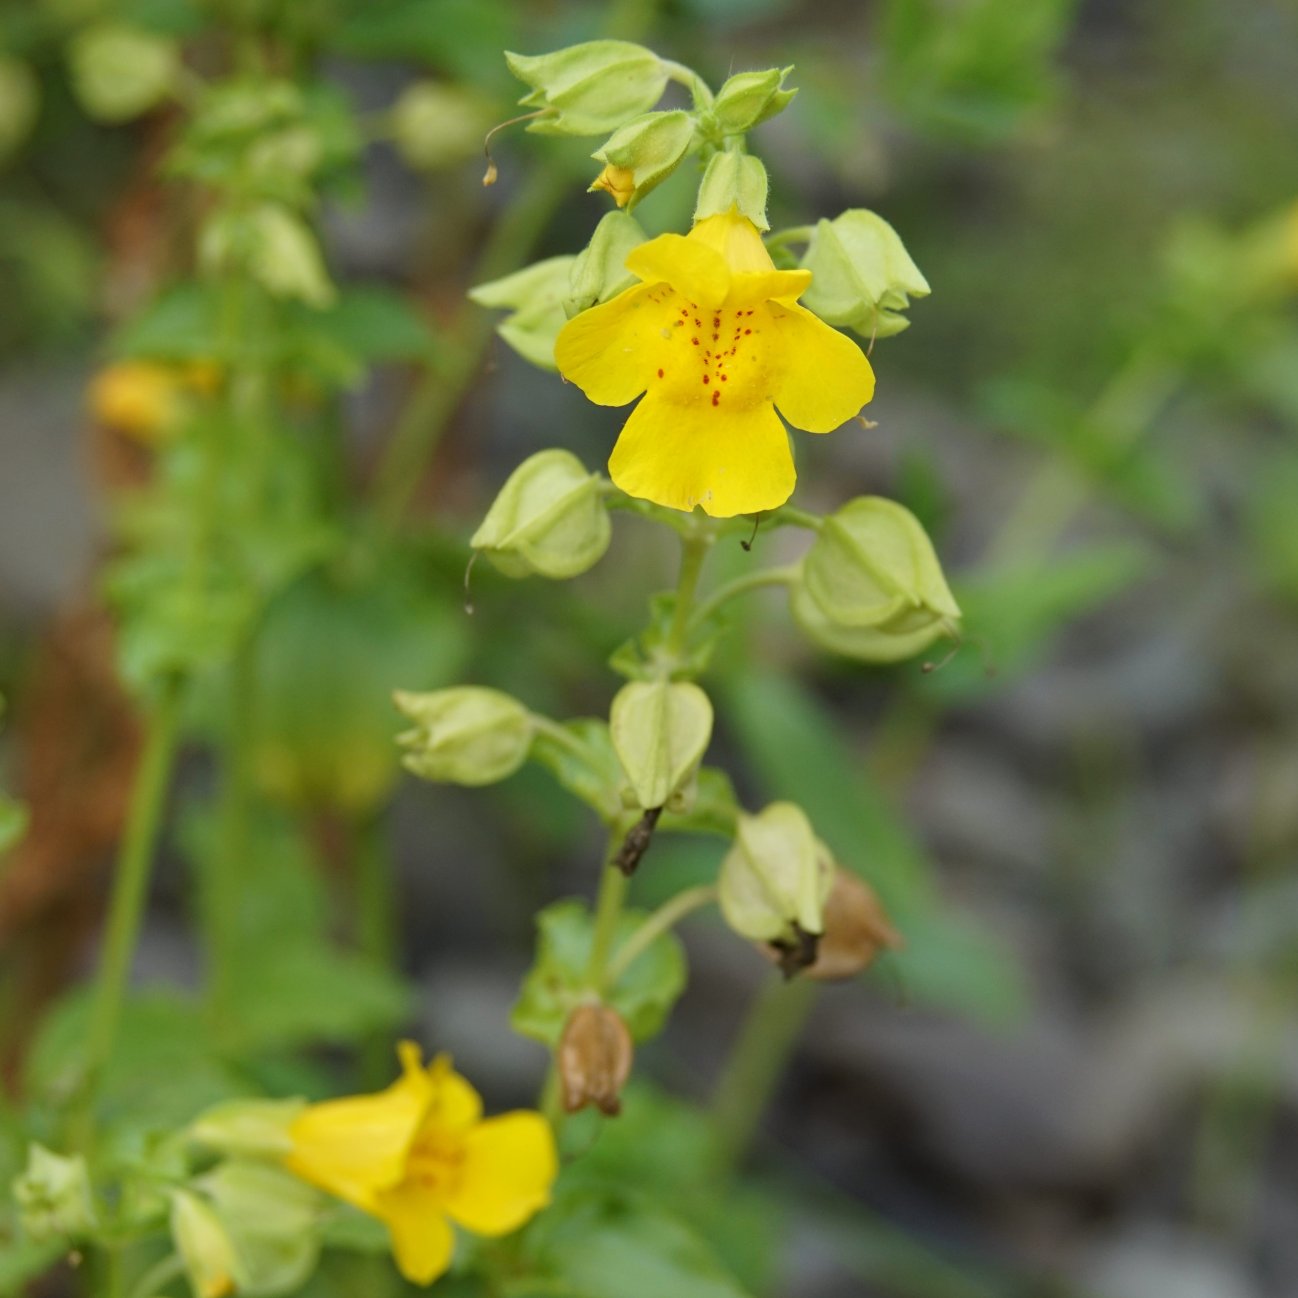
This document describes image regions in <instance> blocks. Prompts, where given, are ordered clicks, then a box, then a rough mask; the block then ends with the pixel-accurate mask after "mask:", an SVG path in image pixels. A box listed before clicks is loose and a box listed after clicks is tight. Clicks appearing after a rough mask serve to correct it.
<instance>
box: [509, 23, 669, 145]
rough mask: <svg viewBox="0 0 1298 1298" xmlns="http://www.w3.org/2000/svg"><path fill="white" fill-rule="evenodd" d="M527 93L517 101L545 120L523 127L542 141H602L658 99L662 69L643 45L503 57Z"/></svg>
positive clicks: (597, 45) (605, 44)
mask: <svg viewBox="0 0 1298 1298" xmlns="http://www.w3.org/2000/svg"><path fill="white" fill-rule="evenodd" d="M505 62H506V63H507V64H508V65H509V70H510V71H511V72H512V73H513V74H514V75H515V76H516V77H517V78H518V79H519V80H520V81H522V82H524V83H526V84H527V85H529V86H531V87H532V89H531V92H530V93H529V94H527V95H525V96H524V97H523V98H522V99H520V100H519V103H520V104H522V105H523V106H524V107H526V108H538V109H545V110H547V111H546V114H545V116H543V117H539V118H537V119H536V121H534V122H532V123H530V124H529V126H528V128H527V129H528V130H529V131H535V132H537V133H538V134H542V135H604V134H606V133H607V132H608V131H613V130H616V129H617V128H618V127H619V126H621V125H622V123H623V122H625V121H626V120H627V119H628V118H631V117H635V116H637V115H638V114H640V113H644V112H647V111H648V110H649V109H651V108H652V107H653V106H654V105H655V104H656V103H657V102H658V101H659V99H661V98H662V93H663V91H664V90H665V89H666V87H667V69H666V67H664V65H663V63H662V60H661V59H659V58H658V56H657V55H656V54H655V53H654V52H653V51H652V50H647V49H645V47H644V46H643V45H634V44H632V43H631V42H630V41H587V42H586V43H585V44H582V45H570V46H568V47H567V48H566V49H562V50H555V51H554V52H553V53H552V54H538V55H535V56H528V55H525V54H510V53H508V52H507V53H506V54H505Z"/></svg>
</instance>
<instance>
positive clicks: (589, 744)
mask: <svg viewBox="0 0 1298 1298" xmlns="http://www.w3.org/2000/svg"><path fill="white" fill-rule="evenodd" d="M561 729H562V730H563V731H564V733H565V734H567V735H568V736H570V738H571V742H570V743H564V742H562V741H560V740H558V739H556V738H555V736H554V735H551V734H548V733H547V732H546V731H544V730H541V731H538V732H537V735H536V738H535V739H534V740H533V741H532V754H531V756H532V760H533V761H534V762H536V763H537V764H538V765H540V766H544V767H545V769H546V770H547V771H549V772H550V774H551V775H553V776H554V778H555V779H556V780H558V781H559V783H560V784H561V785H563V787H564V788H565V789H567V790H568V792H569V793H571V794H572V795H573V796H574V797H576V798H580V799H581V801H582V802H584V803H586V805H587V806H589V807H591V808H592V809H593V810H594V811H595V813H596V814H597V815H598V816H599V817H600V819H601V820H603V821H605V822H606V823H610V822H612V821H614V820H616V819H617V818H618V816H619V815H621V814H622V811H623V807H622V798H621V793H620V790H621V788H622V766H621V763H620V762H619V761H618V760H617V754H616V753H615V752H614V751H613V740H612V737H611V736H610V735H609V730H608V725H607V724H606V723H605V722H603V721H599V720H596V719H594V718H586V717H579V718H578V719H577V720H575V721H565V722H563V723H562V724H561Z"/></svg>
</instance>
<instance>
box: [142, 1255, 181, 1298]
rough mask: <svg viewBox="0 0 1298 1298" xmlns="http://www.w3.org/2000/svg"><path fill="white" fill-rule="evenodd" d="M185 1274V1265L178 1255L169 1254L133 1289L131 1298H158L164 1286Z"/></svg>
mask: <svg viewBox="0 0 1298 1298" xmlns="http://www.w3.org/2000/svg"><path fill="white" fill-rule="evenodd" d="M184 1274H185V1263H184V1261H183V1260H182V1259H181V1257H180V1255H179V1254H178V1253H169V1254H168V1255H167V1256H166V1257H164V1258H163V1259H162V1261H161V1262H158V1263H156V1264H155V1265H153V1266H151V1267H150V1268H149V1269H148V1270H147V1271H146V1272H145V1273H144V1274H143V1275H142V1276H141V1277H140V1278H139V1280H138V1281H137V1282H136V1284H135V1286H134V1287H133V1288H132V1289H131V1298H156V1295H157V1294H158V1293H160V1292H161V1290H162V1288H163V1286H164V1285H169V1284H170V1283H171V1282H172V1281H173V1280H178V1279H179V1278H180V1277H181V1276H182V1275H184Z"/></svg>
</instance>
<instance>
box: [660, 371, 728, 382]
mask: <svg viewBox="0 0 1298 1298" xmlns="http://www.w3.org/2000/svg"><path fill="white" fill-rule="evenodd" d="M658 375H659V377H660V378H661V377H662V370H659V371H658ZM721 382H722V383H729V382H730V375H729V374H723V375H722V376H721Z"/></svg>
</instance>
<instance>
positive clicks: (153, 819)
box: [82, 677, 182, 1106]
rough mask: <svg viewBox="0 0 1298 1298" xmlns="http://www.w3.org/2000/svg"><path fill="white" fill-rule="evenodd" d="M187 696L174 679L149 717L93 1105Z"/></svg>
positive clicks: (102, 997)
mask: <svg viewBox="0 0 1298 1298" xmlns="http://www.w3.org/2000/svg"><path fill="white" fill-rule="evenodd" d="M181 697H182V686H181V681H180V679H179V678H178V677H172V678H170V679H168V680H167V681H166V683H165V684H164V685H163V689H162V696H161V698H160V699H159V700H158V703H157V705H156V707H155V709H154V712H153V715H152V716H151V717H150V718H149V727H148V735H147V738H146V741H145V746H144V754H143V756H142V757H141V759H140V766H139V769H138V770H137V771H136V773H135V785H134V788H133V789H132V791H131V803H130V808H129V812H128V816H127V822H126V832H125V834H124V836H123V838H122V845H121V849H120V852H119V855H118V859H117V871H116V875H115V877H114V880H113V894H112V900H111V902H110V904H109V911H108V921H107V925H106V930H105V935H104V946H103V953H102V955H101V956H100V963H99V976H98V979H97V984H96V990H95V999H94V1005H93V1009H92V1010H91V1017H90V1026H89V1028H88V1030H87V1033H86V1054H85V1072H84V1074H83V1082H82V1087H83V1106H85V1105H88V1104H89V1100H90V1097H91V1096H92V1095H93V1091H94V1088H95V1086H96V1085H97V1084H98V1082H99V1080H100V1078H101V1076H102V1074H103V1071H104V1068H105V1066H106V1065H107V1063H108V1060H109V1059H110V1057H111V1056H112V1053H113V1043H114V1041H115V1039H116V1036H117V1027H118V1023H119V1022H120V1020H121V1017H122V1005H123V1003H124V1000H125V997H126V988H127V984H128V983H129V981H130V974H131V965H132V963H133V961H134V957H135V947H136V943H137V942H138V940H139V936H140V925H141V921H142V919H143V915H144V907H145V903H146V902H147V900H148V893H149V879H150V876H151V874H152V868H153V859H154V854H155V851H156V848H157V843H158V833H159V830H160V828H161V825H162V812H163V807H164V806H165V804H166V797H167V789H168V786H169V785H170V782H171V770H172V766H173V763H174V761H175V756H176V741H177V735H178V733H179V721H180V705H181Z"/></svg>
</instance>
